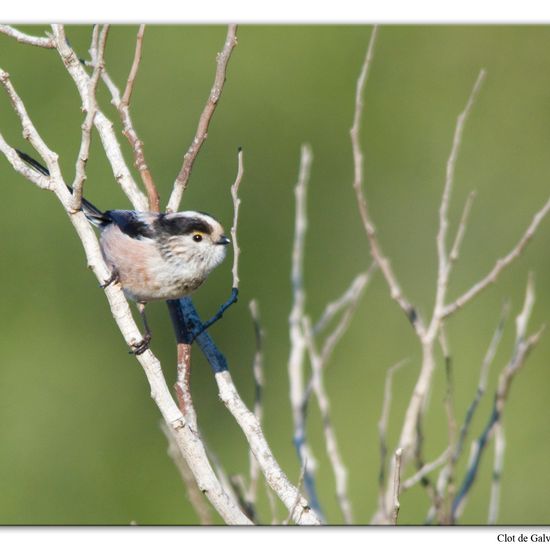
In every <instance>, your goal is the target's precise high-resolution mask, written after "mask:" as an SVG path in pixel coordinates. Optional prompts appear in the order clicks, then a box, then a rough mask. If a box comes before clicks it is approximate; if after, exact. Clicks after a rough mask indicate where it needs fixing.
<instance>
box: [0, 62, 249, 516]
mask: <svg viewBox="0 0 550 550" xmlns="http://www.w3.org/2000/svg"><path fill="white" fill-rule="evenodd" d="M0 83H1V84H2V85H3V86H4V88H5V89H6V91H7V92H8V96H9V97H10V99H11V101H12V104H13V107H14V110H15V112H16V113H17V115H18V116H19V118H20V120H21V124H22V127H23V135H24V136H25V137H27V139H29V141H30V142H31V144H32V145H33V146H34V147H35V149H36V150H37V151H38V152H39V153H40V155H41V156H42V158H44V159H45V160H46V162H47V164H48V169H49V170H50V177H49V183H48V186H47V187H45V188H48V189H51V190H53V191H54V192H55V193H56V195H57V197H58V198H59V200H60V201H61V203H62V204H63V206H64V208H65V210H66V212H67V213H68V214H69V220H70V221H71V223H72V225H73V227H74V228H75V230H76V232H77V234H78V236H79V238H80V240H81V242H82V245H83V247H84V251H85V253H86V259H87V261H88V265H89V266H90V268H91V269H92V271H93V272H94V274H95V275H96V277H97V279H98V280H99V281H100V282H101V283H102V282H103V281H105V280H106V279H107V278H108V277H109V275H110V270H109V269H108V267H107V265H106V264H105V261H104V259H103V255H102V253H101V250H100V247H99V242H98V240H97V237H96V235H95V233H94V231H93V229H92V228H91V227H90V224H89V223H88V221H87V220H86V218H85V216H84V214H83V213H82V212H81V211H77V212H74V211H73V210H72V209H71V204H70V202H71V200H70V193H69V191H68V189H67V187H66V185H65V182H64V180H63V178H62V176H61V173H60V170H59V166H58V162H57V155H56V154H55V153H53V152H52V151H51V150H50V149H49V148H48V146H47V145H46V144H45V142H44V141H43V140H42V138H41V137H40V135H39V134H38V132H37V130H36V128H35V126H34V125H33V123H32V121H31V120H30V118H29V116H28V114H27V111H26V109H25V106H24V104H23V102H22V100H21V99H20V98H19V96H18V95H17V93H16V92H15V89H14V88H13V86H12V84H11V82H10V80H9V77H8V75H7V73H5V72H4V71H1V70H0ZM83 101H84V102H85V104H86V105H87V103H86V100H83ZM88 107H89V105H88ZM2 142H3V140H2ZM3 143H5V142H3ZM4 149H5V151H6V153H7V156H8V158H9V159H11V158H13V153H14V150H12V149H11V148H9V147H5V148H4ZM13 164H15V166H18V164H17V163H13ZM36 181H37V184H38V185H40V186H41V187H42V185H41V183H42V180H41V179H38V180H36ZM104 292H105V295H106V297H107V299H108V301H109V305H110V308H111V312H112V314H113V317H114V319H115V321H116V323H117V325H118V326H119V329H120V331H121V333H122V335H123V336H124V339H125V341H126V342H127V344H128V345H129V346H130V347H131V346H132V345H133V344H135V343H136V342H139V341H140V340H141V333H140V331H139V329H138V327H137V326H136V324H135V321H134V319H133V317H132V314H131V312H130V308H129V305H128V302H127V301H126V298H125V296H124V294H123V293H122V290H121V287H120V285H118V284H115V285H106V286H105V287H104ZM137 360H138V361H139V363H140V364H141V366H142V367H143V369H144V371H145V374H146V376H147V379H148V381H149V385H150V387H151V396H152V398H153V399H154V400H155V402H156V404H157V406H158V408H159V410H160V412H161V413H162V416H163V417H164V420H165V421H166V423H167V425H168V426H169V427H170V429H171V430H172V433H173V435H174V437H175V439H176V441H177V444H178V447H179V449H180V452H181V453H182V454H183V456H184V457H185V459H186V461H187V464H188V465H189V466H190V468H191V469H192V471H193V474H194V476H195V478H196V479H197V482H198V483H199V486H200V488H201V491H202V492H203V493H204V494H206V495H207V497H208V498H209V499H210V501H211V502H212V504H213V505H214V506H215V507H216V509H217V510H218V512H219V513H220V515H221V516H222V517H223V519H224V520H225V521H226V522H227V523H231V524H247V523H250V521H249V520H248V518H246V516H244V514H242V512H241V511H240V510H239V508H238V506H237V505H236V503H235V502H234V501H232V500H231V498H230V497H229V496H228V495H227V494H226V493H225V492H224V490H223V488H222V487H221V486H220V484H219V481H218V480H217V478H216V476H215V474H214V472H213V470H212V468H211V466H210V464H209V463H208V459H207V457H206V453H205V451H204V447H203V444H202V441H201V440H200V438H199V437H198V436H197V434H196V432H195V431H193V430H191V429H190V426H189V425H188V424H187V422H186V420H185V418H184V417H183V415H182V413H181V412H180V410H179V409H178V407H177V406H176V404H175V402H174V400H173V398H172V396H171V394H170V391H169V389H168V386H167V384H166V380H165V379H164V375H163V373H162V368H161V365H160V362H159V360H158V359H157V358H156V357H155V356H154V354H153V353H152V351H151V350H147V351H145V352H144V353H143V354H141V355H139V356H137Z"/></svg>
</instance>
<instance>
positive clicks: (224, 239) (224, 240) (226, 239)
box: [216, 235, 231, 245]
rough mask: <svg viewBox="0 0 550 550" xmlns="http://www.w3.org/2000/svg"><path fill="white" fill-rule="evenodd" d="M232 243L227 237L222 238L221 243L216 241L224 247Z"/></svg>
mask: <svg viewBox="0 0 550 550" xmlns="http://www.w3.org/2000/svg"><path fill="white" fill-rule="evenodd" d="M230 242H231V239H229V238H227V237H226V236H225V235H222V236H221V237H220V240H219V241H216V244H223V245H226V244H229V243H230Z"/></svg>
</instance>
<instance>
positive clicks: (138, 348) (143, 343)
mask: <svg viewBox="0 0 550 550" xmlns="http://www.w3.org/2000/svg"><path fill="white" fill-rule="evenodd" d="M150 342H151V335H150V334H146V335H145V336H144V337H143V338H142V339H141V340H140V341H139V342H136V343H134V344H132V349H131V350H130V351H129V352H128V353H130V354H131V355H141V354H142V353H145V352H146V351H147V350H148V349H149V343H150Z"/></svg>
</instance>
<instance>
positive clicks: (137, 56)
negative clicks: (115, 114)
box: [121, 25, 145, 107]
mask: <svg viewBox="0 0 550 550" xmlns="http://www.w3.org/2000/svg"><path fill="white" fill-rule="evenodd" d="M144 33H145V25H140V26H139V30H138V33H137V38H136V50H135V52H134V62H133V63H132V68H131V69H130V74H129V75H128V81H127V82H126V88H125V89H124V94H122V99H121V104H122V105H123V106H126V107H128V105H130V98H131V97H132V92H133V91H134V82H135V80H136V75H137V72H138V69H139V64H140V63H141V51H142V49H143V35H144Z"/></svg>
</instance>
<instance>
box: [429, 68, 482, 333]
mask: <svg viewBox="0 0 550 550" xmlns="http://www.w3.org/2000/svg"><path fill="white" fill-rule="evenodd" d="M484 78H485V71H484V70H481V71H480V72H479V75H478V77H477V80H476V82H475V84H474V87H473V89H472V91H471V93H470V96H469V97H468V101H467V102H466V107H464V110H463V111H462V112H461V113H460V114H459V115H458V118H457V120H456V127H455V132H454V136H453V145H452V147H451V153H450V154H449V158H448V160H447V170H446V175H445V185H444V188H443V196H442V198H441V204H440V207H439V230H438V232H437V238H436V243H437V257H438V275H437V288H436V294H435V305H434V312H433V317H432V322H431V323H430V329H429V332H430V333H433V334H435V333H436V332H437V329H438V325H439V323H440V319H441V315H442V313H443V308H444V306H445V294H446V292H447V287H448V284H449V276H450V273H451V265H452V264H451V263H450V262H449V258H448V256H447V247H446V237H447V229H448V227H449V219H448V217H449V206H450V202H451V193H452V190H453V183H454V174H455V168H456V161H457V158H458V153H459V151H460V145H461V143H462V134H463V133H464V126H465V124H466V120H467V118H468V116H469V114H470V112H471V110H472V107H473V106H474V102H475V99H476V97H477V95H478V93H479V90H480V88H481V85H482V83H483V80H484ZM459 233H460V229H459ZM462 233H463V231H462ZM460 239H462V236H460Z"/></svg>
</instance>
